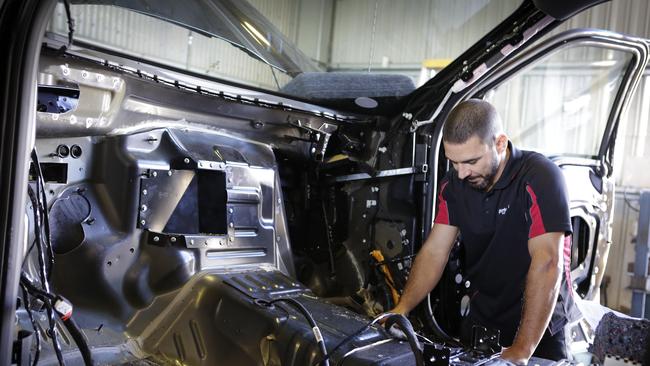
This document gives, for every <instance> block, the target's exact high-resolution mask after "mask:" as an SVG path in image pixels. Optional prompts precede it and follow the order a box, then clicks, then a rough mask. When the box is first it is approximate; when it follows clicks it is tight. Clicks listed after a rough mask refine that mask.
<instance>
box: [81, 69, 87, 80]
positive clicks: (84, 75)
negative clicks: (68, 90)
mask: <svg viewBox="0 0 650 366" xmlns="http://www.w3.org/2000/svg"><path fill="white" fill-rule="evenodd" d="M81 77H82V78H84V79H86V78H88V71H86V70H84V71H82V72H81Z"/></svg>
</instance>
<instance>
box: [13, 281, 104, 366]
mask: <svg viewBox="0 0 650 366" xmlns="http://www.w3.org/2000/svg"><path fill="white" fill-rule="evenodd" d="M20 285H21V287H22V288H23V289H24V290H25V291H27V292H29V293H30V294H32V296H34V297H36V298H38V299H40V300H41V301H43V303H45V304H49V305H50V306H52V304H54V310H55V311H56V313H57V314H59V317H60V318H61V321H63V325H65V327H66V329H68V332H69V333H70V335H71V336H72V339H73V340H74V341H75V343H76V345H77V348H78V349H79V352H80V353H81V356H82V358H83V360H84V363H85V364H86V366H92V365H93V364H94V363H93V360H92V354H91V352H90V348H89V347H88V340H87V339H86V336H85V335H84V334H83V332H82V331H81V328H79V326H78V325H77V323H76V322H75V321H74V319H73V318H72V304H71V303H70V302H69V301H68V300H67V299H65V298H63V297H62V296H59V295H54V294H52V293H48V292H45V291H43V290H42V289H39V288H38V287H37V286H36V285H35V284H34V283H33V282H32V281H31V280H30V279H29V278H28V277H27V275H26V274H25V272H23V273H22V275H21V277H20ZM57 304H61V305H63V306H62V308H61V309H58V308H57V306H56V305H57Z"/></svg>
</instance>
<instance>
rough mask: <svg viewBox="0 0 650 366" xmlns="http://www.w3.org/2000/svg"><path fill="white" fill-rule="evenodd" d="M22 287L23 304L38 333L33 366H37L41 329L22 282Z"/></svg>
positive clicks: (39, 353) (39, 354)
mask: <svg viewBox="0 0 650 366" xmlns="http://www.w3.org/2000/svg"><path fill="white" fill-rule="evenodd" d="M20 288H21V289H22V291H23V305H24V306H25V310H26V311H27V316H28V317H29V321H30V322H31V323H32V328H34V333H35V334H36V352H35V353H34V360H33V361H32V366H36V365H37V364H38V359H39V358H40V356H41V331H40V330H39V328H38V326H37V325H36V320H35V319H34V314H32V309H31V305H30V302H29V294H27V288H25V286H24V285H23V284H22V283H21V284H20Z"/></svg>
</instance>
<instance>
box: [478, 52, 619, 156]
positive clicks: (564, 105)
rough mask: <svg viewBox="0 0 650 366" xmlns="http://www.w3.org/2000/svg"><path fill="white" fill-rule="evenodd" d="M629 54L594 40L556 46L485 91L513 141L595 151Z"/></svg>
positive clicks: (548, 149)
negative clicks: (597, 43)
mask: <svg viewBox="0 0 650 366" xmlns="http://www.w3.org/2000/svg"><path fill="white" fill-rule="evenodd" d="M630 58H631V56H630V55H629V54H628V53H626V52H622V51H616V50H611V49H604V48H599V47H594V46H577V47H572V48H565V49H560V50H559V51H557V52H555V53H553V54H551V55H550V56H547V57H546V58H544V59H542V60H541V62H538V63H536V64H534V65H533V66H532V67H530V68H528V69H527V70H524V71H523V72H521V73H519V74H518V75H516V76H515V77H513V78H512V79H510V80H508V81H506V82H505V83H504V84H502V85H501V86H499V87H498V88H497V89H496V90H494V93H488V100H489V101H490V102H492V103H493V104H494V105H495V107H496V108H497V110H498V111H499V113H500V115H501V117H502V118H503V125H504V126H503V127H504V129H505V131H506V133H507V134H508V136H509V137H510V139H511V140H512V142H513V144H515V145H516V146H517V147H519V148H522V149H526V150H535V151H539V152H541V153H544V154H546V155H549V156H551V155H569V156H577V157H589V158H591V157H596V156H597V155H598V151H599V148H600V144H601V141H602V138H603V134H604V131H605V127H606V125H607V119H608V117H609V114H610V111H611V108H612V105H613V103H614V100H615V98H616V93H617V92H618V90H619V86H620V84H621V81H622V79H623V77H624V74H625V69H626V67H627V65H628V63H629V61H630Z"/></svg>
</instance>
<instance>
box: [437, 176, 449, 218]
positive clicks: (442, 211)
mask: <svg viewBox="0 0 650 366" xmlns="http://www.w3.org/2000/svg"><path fill="white" fill-rule="evenodd" d="M447 183H449V182H448V181H447V182H444V183H443V184H442V187H440V193H438V215H436V219H435V220H433V222H434V223H436V224H445V225H449V208H448V207H447V201H446V200H445V198H444V197H443V196H442V192H443V191H444V190H445V187H447Z"/></svg>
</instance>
